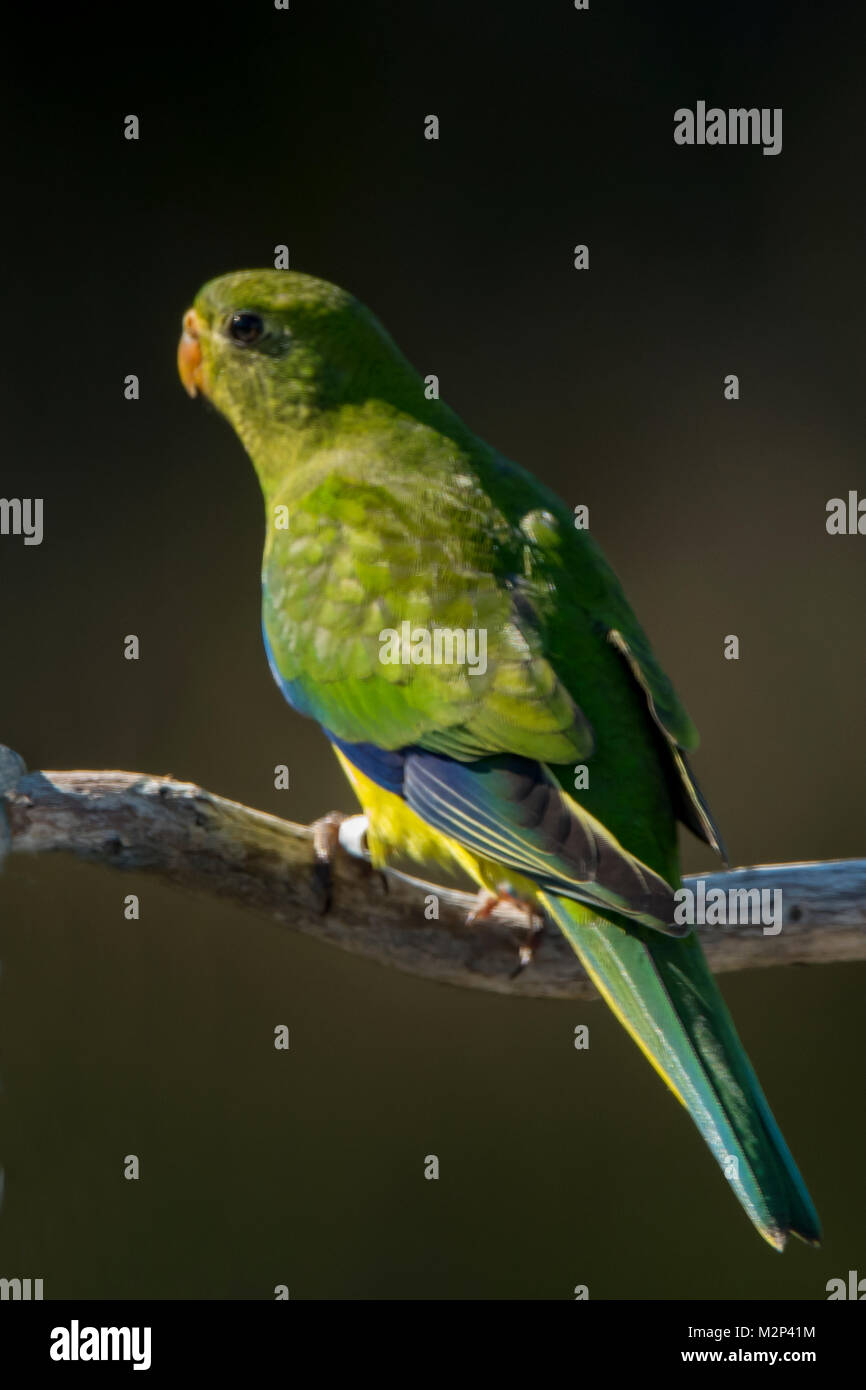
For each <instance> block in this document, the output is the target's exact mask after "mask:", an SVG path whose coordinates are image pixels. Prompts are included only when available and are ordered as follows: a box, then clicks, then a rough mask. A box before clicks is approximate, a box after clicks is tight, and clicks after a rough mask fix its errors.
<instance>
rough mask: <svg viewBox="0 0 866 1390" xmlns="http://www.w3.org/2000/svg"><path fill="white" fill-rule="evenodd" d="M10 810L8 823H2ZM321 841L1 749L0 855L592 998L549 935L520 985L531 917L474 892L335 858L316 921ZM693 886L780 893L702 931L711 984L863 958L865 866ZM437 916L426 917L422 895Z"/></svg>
mask: <svg viewBox="0 0 866 1390" xmlns="http://www.w3.org/2000/svg"><path fill="white" fill-rule="evenodd" d="M4 811H5V815H4ZM312 839H313V832H312V829H311V827H309V826H305V825H295V824H293V823H292V822H291V821H285V820H280V819H279V818H278V817H276V816H271V815H267V814H265V813H264V812H262V811H255V810H252V809H251V808H249V807H247V806H242V805H240V804H239V803H238V802H235V801H228V800H226V799H225V798H224V797H221V796H215V795H213V794H212V793H211V792H207V791H204V790H203V789H202V788H201V787H198V786H195V785H194V784H192V783H188V782H176V781H174V780H172V779H171V778H168V777H149V776H146V775H142V774H140V773H134V772H27V770H26V768H25V767H24V764H23V762H22V761H21V759H20V758H19V757H18V756H17V754H15V753H13V752H12V751H11V750H10V749H6V748H0V859H2V857H3V854H4V852H11V853H45V852H47V851H55V852H56V851H60V852H64V853H68V854H74V855H76V856H77V857H78V858H80V859H86V860H90V861H92V862H94V863H100V864H109V865H111V866H112V867H114V868H117V869H130V870H135V871H136V872H139V873H149V874H154V875H155V876H157V877H158V878H161V879H163V880H165V881H167V882H169V883H174V884H177V885H178V886H180V887H181V888H185V889H190V890H194V891H197V892H199V893H204V894H209V895H211V896H213V897H219V898H230V899H233V900H234V901H235V902H237V903H240V904H241V905H243V906H245V907H248V908H251V909H253V910H255V911H256V912H258V913H261V914H264V915H265V916H267V917H270V918H271V919H272V920H273V921H275V922H278V923H280V924H281V925H284V926H289V927H291V928H293V929H295V930H298V931H303V932H307V933H309V934H310V935H312V936H316V937H319V938H321V939H322V940H324V941H329V942H331V943H332V944H333V945H336V946H340V947H342V948H343V949H345V950H348V951H353V952H356V953H357V954H359V955H363V956H367V957H370V958H372V959H373V960H377V961H380V962H382V963H383V964H388V965H393V966H397V967H398V968H399V969H402V970H405V971H408V972H410V973H411V974H415V975H423V976H425V977H427V978H428V979H435V980H440V981H444V982H447V983H449V984H456V985H463V986H468V987H470V988H473V989H486V990H492V991H494V992H497V993H500V994H515V995H534V996H543V997H547V998H569V999H575V998H593V997H594V995H595V991H594V990H593V988H592V986H591V985H590V984H589V982H588V980H587V979H586V976H585V975H584V973H583V971H582V969H581V967H580V965H579V963H578V961H577V958H576V956H575V955H574V953H573V951H572V950H571V948H570V946H569V945H568V943H567V942H566V941H565V939H564V938H563V937H561V936H560V934H559V933H558V932H556V931H555V930H554V929H552V928H551V929H548V930H547V931H546V932H545V933H544V934H543V935H542V937H541V939H540V941H539V943H538V946H537V949H536V953H535V957H534V959H533V961H532V964H531V965H530V966H529V967H528V968H527V969H526V970H524V971H523V972H522V974H520V975H518V976H517V977H516V978H515V977H513V970H514V966H515V963H516V946H517V941H518V940H519V936H520V933H519V927H520V925H521V924H522V922H523V919H522V918H520V917H518V916H516V915H515V914H514V913H513V912H510V911H503V910H501V909H498V910H497V911H496V913H495V914H493V916H491V917H490V918H489V919H488V920H486V921H482V922H479V923H477V924H476V925H474V926H472V927H467V926H466V921H465V919H466V914H467V912H468V910H469V908H470V906H471V904H472V902H473V898H472V895H471V894H467V893H463V892H459V891H457V890H456V889H453V888H443V887H440V886H439V885H436V884H431V883H426V882H424V881H422V880H420V879H415V878H411V877H409V876H407V875H405V874H401V873H399V872H397V871H396V870H388V871H387V883H388V891H387V892H386V891H385V889H384V886H383V884H382V882H381V880H380V879H379V877H378V876H377V875H375V874H371V873H370V872H369V870H368V869H367V867H366V866H365V865H364V864H362V863H360V862H359V861H356V860H353V859H350V858H349V857H348V856H346V855H343V854H340V855H338V857H337V860H336V862H335V865H334V886H333V903H332V906H331V909H330V911H328V912H327V913H324V912H323V910H322V909H323V903H322V898H321V888H320V886H319V884H318V882H317V879H316V876H315V874H314V872H313V843H312ZM698 877H700V878H702V879H703V880H704V882H705V884H706V889H707V891H708V892H709V890H710V889H711V888H724V889H725V890H729V889H731V888H746V889H749V888H759V889H761V888H777V889H781V890H782V903H783V925H782V930H781V932H780V933H779V934H778V935H775V936H773V935H765V934H764V932H763V930H762V928H761V926H759V925H755V926H752V925H736V926H717V927H714V926H702V927H699V928H698V929H697V930H698V931H699V934H700V937H701V940H702V942H703V944H704V948H705V950H706V952H707V956H708V958H709V961H710V965H711V967H712V969H713V970H714V971H716V972H717V973H722V972H724V971H731V970H743V969H746V968H754V967H758V966H768V965H783V964H784V965H792V964H797V965H806V964H809V965H812V964H820V963H828V962H835V961H852V960H866V859H849V860H828V861H825V862H822V863H804V864H769V865H759V866H756V867H753V868H740V869H733V870H729V871H727V872H718V873H710V874H704V875H700V876H691V877H690V878H686V879H685V880H684V883H685V885H686V886H690V887H693V888H694V886H695V884H696V883H697V878H698ZM430 894H434V895H435V896H436V898H437V899H438V911H439V917H438V920H428V919H427V917H426V916H425V905H426V904H427V903H428V902H429V895H430Z"/></svg>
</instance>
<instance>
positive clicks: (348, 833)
mask: <svg viewBox="0 0 866 1390" xmlns="http://www.w3.org/2000/svg"><path fill="white" fill-rule="evenodd" d="M368 824H369V822H368V820H367V817H366V816H344V815H343V813H342V811H329V812H328V814H327V815H326V816H321V817H320V818H319V819H318V820H316V821H313V824H312V826H311V829H312V832H313V851H314V854H315V859H314V863H313V879H314V882H315V884H316V886H317V887H318V890H319V897H320V900H321V908H320V911H321V912H323V913H325V912H328V911H329V910H330V907H331V904H332V901H333V887H334V860H335V858H336V856H337V854H338V853H339V851H340V850H341V849H342V850H343V851H344V852H345V853H346V854H348V855H349V856H350V857H351V858H352V859H356V860H360V861H361V863H362V864H363V865H365V866H366V869H367V871H368V873H372V872H373V866H372V864H371V862H370V852H369V850H368V848H367V829H368ZM378 876H379V879H380V882H381V884H382V887H383V889H384V890H385V892H387V891H388V880H387V879H386V877H385V875H384V874H383V873H382V872H381V871H379V875H378Z"/></svg>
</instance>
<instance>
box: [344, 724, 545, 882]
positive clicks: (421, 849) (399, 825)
mask: <svg viewBox="0 0 866 1390" xmlns="http://www.w3.org/2000/svg"><path fill="white" fill-rule="evenodd" d="M332 746H333V745H332ZM334 752H335V753H336V755H337V757H338V758H339V760H340V766H341V767H342V769H343V771H344V772H345V774H346V776H347V777H348V779H349V781H350V782H351V784H352V787H353V789H354V792H355V795H356V796H357V798H358V800H359V801H360V803H361V805H362V807H363V808H364V814H365V816H366V817H367V821H368V828H367V847H368V849H369V851H370V858H371V860H372V861H373V863H374V864H375V866H376V867H377V868H382V867H384V865H385V864H386V863H387V862H388V859H389V857H393V856H395V855H407V856H408V857H409V858H410V859H414V860H415V862H416V863H418V864H431V863H432V864H442V865H444V866H445V867H446V868H447V869H450V870H453V869H454V867H455V865H456V866H457V867H459V868H461V869H463V870H464V871H465V872H466V873H467V874H469V876H470V878H473V879H474V880H475V882H476V883H478V884H480V886H481V887H482V888H486V889H487V890H488V891H489V892H491V893H497V892H498V891H499V890H500V888H503V887H505V886H507V887H508V888H509V889H510V890H511V892H512V893H513V894H514V895H515V896H516V897H519V898H521V899H523V900H524V901H534V899H535V896H536V887H535V884H534V883H533V882H532V880H531V879H528V878H524V877H523V876H522V875H521V874H515V873H512V872H511V870H509V869H505V868H503V866H502V865H501V864H497V863H495V861H494V860H492V859H483V858H481V857H480V856H478V855H475V854H472V853H471V852H470V851H469V850H467V849H464V848H463V846H462V845H459V844H457V842H456V841H455V840H452V839H450V838H449V837H448V836H447V835H443V834H441V833H440V831H438V830H434V829H433V827H432V825H428V824H427V822H426V821H423V820H422V819H421V817H420V816H418V815H416V814H415V812H414V811H413V810H412V809H411V808H410V807H409V806H407V805H406V802H405V801H404V800H403V799H402V797H399V796H395V795H394V793H393V792H389V791H385V789H384V788H383V787H380V786H377V784H376V783H375V782H372V781H371V780H370V778H369V777H366V776H365V775H364V773H363V772H359V771H358V769H357V768H356V767H354V766H353V765H352V763H350V762H349V760H348V758H347V757H345V755H344V754H343V753H342V752H341V751H340V749H339V748H334Z"/></svg>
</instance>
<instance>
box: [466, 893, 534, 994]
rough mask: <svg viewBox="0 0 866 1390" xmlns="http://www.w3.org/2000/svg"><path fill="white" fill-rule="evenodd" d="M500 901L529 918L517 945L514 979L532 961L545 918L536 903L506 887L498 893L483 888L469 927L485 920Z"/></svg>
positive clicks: (468, 921)
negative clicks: (516, 894) (520, 896)
mask: <svg viewBox="0 0 866 1390" xmlns="http://www.w3.org/2000/svg"><path fill="white" fill-rule="evenodd" d="M500 903H509V904H510V905H511V906H512V907H516V908H518V909H519V910H520V911H521V912H525V913H526V916H527V919H528V920H527V925H526V928H525V931H524V935H523V939H522V940H521V941H519V942H518V946H517V965H516V966H515V967H514V969H513V970H512V972H511V978H512V980H513V979H515V978H516V977H517V976H518V975H519V974H520V973H521V971H523V970H525V969H526V967H527V965H529V964H530V963H531V961H532V957H533V956H534V955H535V948H536V946H537V945H538V941H539V938H540V936H541V934H542V932H543V931H544V925H545V924H544V918H543V917H542V916H541V915H540V913H539V912H538V909H537V908H536V906H535V904H534V903H530V902H526V901H525V899H523V898H517V897H515V895H514V894H513V893H509V892H508V891H507V890H506V889H501V890H500V891H499V892H498V893H490V892H488V890H487V889H486V888H483V889H482V890H481V892H480V893H479V894H478V898H477V900H476V903H475V906H474V907H473V909H472V911H471V912H470V913H469V916H468V917H467V918H466V925H467V927H471V926H472V924H473V923H474V922H483V921H484V919H485V917H489V916H490V915H491V913H493V912H494V911H495V910H496V908H497V907H498V906H499V904H500Z"/></svg>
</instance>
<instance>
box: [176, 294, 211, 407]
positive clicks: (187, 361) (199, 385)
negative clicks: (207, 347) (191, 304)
mask: <svg viewBox="0 0 866 1390" xmlns="http://www.w3.org/2000/svg"><path fill="white" fill-rule="evenodd" d="M200 332H201V320H200V319H199V316H198V314H197V313H196V311H195V309H187V311H186V313H185V314H184V316H183V333H182V334H181V336H180V342H179V343H178V345H177V369H178V371H179V372H180V379H181V381H182V382H183V384H184V386H185V387H186V389H187V391H188V392H189V394H190V395H191V396H195V395H197V394H198V392H199V391H204V382H203V381H202V371H201V367H202V362H201V343H200V342H199V333H200Z"/></svg>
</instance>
